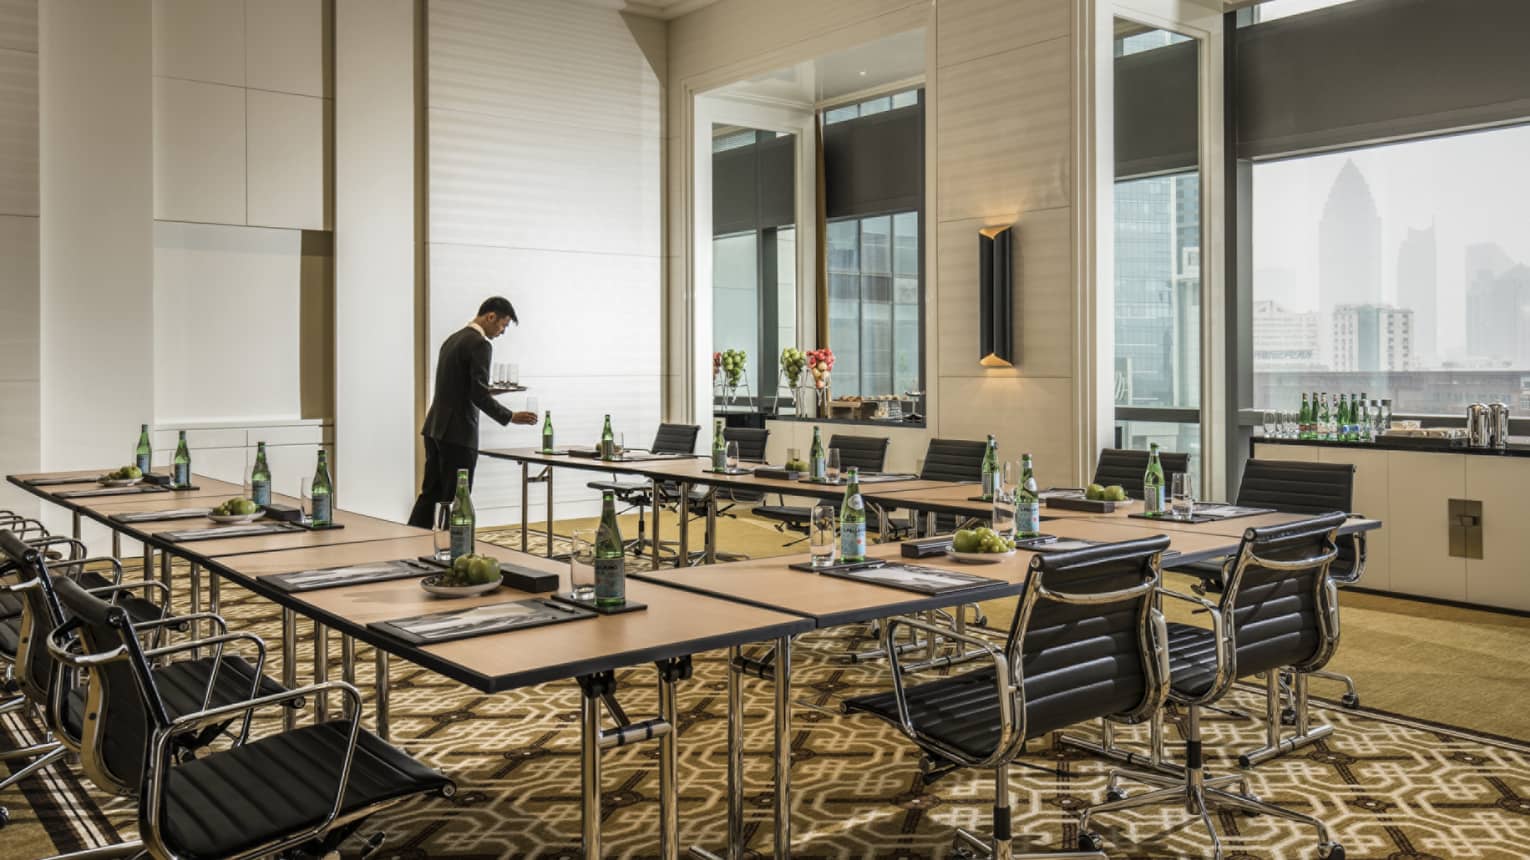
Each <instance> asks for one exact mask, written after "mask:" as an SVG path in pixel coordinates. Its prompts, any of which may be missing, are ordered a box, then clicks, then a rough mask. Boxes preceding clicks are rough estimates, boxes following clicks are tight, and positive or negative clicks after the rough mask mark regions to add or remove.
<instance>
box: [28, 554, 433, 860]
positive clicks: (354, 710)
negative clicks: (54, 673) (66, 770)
mask: <svg viewBox="0 0 1530 860" xmlns="http://www.w3.org/2000/svg"><path fill="white" fill-rule="evenodd" d="M56 588H57V595H58V599H59V603H60V605H61V607H62V609H63V611H64V612H65V613H66V614H68V615H69V616H70V620H69V621H68V622H66V623H65V624H63V625H61V626H60V627H59V628H58V629H57V630H55V631H54V632H53V635H52V636H50V637H49V639H48V647H49V650H50V651H51V652H52V654H53V655H54V657H55V658H56V659H57V660H59V661H60V662H61V663H63V664H64V665H66V666H68V667H70V668H72V669H74V670H88V677H89V682H88V693H87V701H88V702H89V708H88V710H89V718H88V720H87V723H88V725H87V729H86V737H87V743H86V744H85V746H84V747H83V749H82V750H81V764H82V766H83V767H84V769H85V772H86V773H87V774H88V775H90V776H91V778H92V780H94V781H96V782H97V783H98V784H101V780H102V779H105V780H106V782H105V784H104V785H103V786H102V787H104V788H107V789H108V790H113V791H118V792H122V793H127V794H132V795H136V796H137V797H138V799H139V815H138V822H139V833H140V837H141V839H142V840H143V846H142V847H141V848H139V849H138V850H140V851H141V850H142V848H143V847H146V848H147V849H148V850H149V853H150V854H151V855H152V856H155V857H161V858H167V857H174V858H251V857H256V856H260V855H266V854H279V853H282V852H284V851H287V850H288V849H293V848H298V849H300V850H302V851H304V852H305V853H309V854H313V855H315V856H317V855H322V854H325V853H328V852H330V851H333V850H335V849H336V847H337V846H338V845H339V844H340V842H342V841H343V840H344V839H345V838H346V837H348V836H349V835H350V834H351V833H353V832H355V830H356V829H357V827H359V826H360V824H361V822H362V820H363V819H365V818H366V817H367V816H368V815H371V814H372V813H374V812H376V811H377V810H379V809H382V808H383V807H385V806H388V805H391V804H392V803H395V802H397V801H400V800H403V799H405V798H408V797H413V796H416V795H420V794H427V793H434V794H438V795H442V796H450V795H451V794H453V793H454V792H455V786H454V785H453V784H452V782H451V780H449V779H447V778H446V777H445V776H443V775H442V774H440V773H438V772H436V771H434V770H432V769H430V768H428V767H426V766H424V765H422V764H420V763H419V762H418V761H416V760H414V759H413V758H411V757H409V756H408V755H407V754H405V753H404V752H402V751H400V750H398V749H397V748H395V747H392V746H390V745H388V744H387V743H386V742H384V741H382V740H381V739H379V738H378V737H377V736H376V735H374V734H372V733H371V732H369V731H366V730H364V729H362V728H361V695H360V693H358V692H357V690H356V688H355V687H353V686H351V685H350V684H347V683H344V682H342V681H330V682H328V683H323V684H315V685H312V686H309V687H303V688H301V689H296V690H283V691H280V692H275V693H271V694H268V695H261V696H259V697H250V696H249V695H248V694H249V692H250V690H249V689H248V688H246V689H245V691H244V695H241V696H239V697H238V698H236V699H235V700H234V701H232V702H226V703H215V702H208V701H205V700H202V701H196V700H193V701H194V705H195V706H194V707H193V708H192V709H191V710H181V709H180V708H179V707H178V706H177V704H176V702H177V698H178V697H179V694H178V693H177V692H176V691H175V690H174V688H173V685H172V684H171V683H169V679H168V678H167V677H166V676H165V675H164V674H163V673H162V672H160V671H157V670H155V669H153V668H151V666H150V661H151V660H152V659H154V658H155V655H154V653H153V652H147V651H144V650H143V649H142V648H141V647H140V645H139V642H138V635H137V633H136V631H135V629H134V626H133V625H132V623H131V622H130V621H129V619H128V617H127V614H126V613H125V612H123V611H122V609H121V608H120V607H116V606H112V605H111V604H109V603H107V602H106V601H104V600H101V599H100V598H99V597H96V596H95V595H92V594H90V593H88V592H86V591H85V590H84V589H82V588H80V587H78V586H76V585H75V584H74V583H72V582H69V581H59V582H57V583H56ZM229 635H231V636H241V637H246V636H247V634H229ZM248 638H253V637H248ZM255 641H257V642H258V641H259V640H258V639H255ZM328 690H334V691H337V692H339V693H341V694H343V695H344V696H346V697H347V698H348V699H349V700H350V702H349V704H350V707H349V711H348V712H349V713H350V714H351V716H350V717H349V718H348V719H345V720H334V721H328V722H322V723H319V724H317V725H312V726H304V727H302V728H299V729H294V730H291V731H286V732H282V733H280V734H276V735H271V736H269V737H264V738H261V739H259V740H255V741H245V742H242V743H237V744H236V745H234V746H233V747H231V748H228V749H220V750H217V751H211V752H209V751H204V752H203V753H202V755H200V756H199V757H196V758H192V757H188V756H185V755H183V754H182V753H181V747H182V746H183V745H184V744H185V742H187V741H188V740H189V739H192V738H197V737H201V736H205V735H206V733H208V732H209V731H216V730H217V728H218V727H219V726H221V725H227V724H229V723H231V722H238V721H242V722H244V723H245V725H248V723H249V720H250V716H251V715H252V714H253V713H254V712H255V711H256V710H258V709H260V708H264V707H273V706H290V705H291V704H292V703H294V702H295V701H299V700H301V699H303V698H304V697H306V696H310V695H315V694H318V693H321V692H324V691H328ZM379 842H380V840H378V839H373V840H371V841H370V842H369V843H368V847H369V848H375V847H376V845H377V844H378V843H379Z"/></svg>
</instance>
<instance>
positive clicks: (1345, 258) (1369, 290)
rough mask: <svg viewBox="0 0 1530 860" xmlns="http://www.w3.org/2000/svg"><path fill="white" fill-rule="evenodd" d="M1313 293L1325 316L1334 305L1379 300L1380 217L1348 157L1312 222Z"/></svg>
mask: <svg viewBox="0 0 1530 860" xmlns="http://www.w3.org/2000/svg"><path fill="white" fill-rule="evenodd" d="M1318 294H1319V295H1320V296H1321V297H1322V311H1323V315H1324V316H1325V317H1329V318H1331V315H1332V314H1333V311H1334V308H1336V307H1337V306H1339V305H1373V304H1376V303H1377V302H1380V301H1381V216H1380V215H1378V214H1377V213H1376V199H1375V197H1373V196H1372V195H1371V186H1370V184H1369V183H1368V182H1366V180H1365V176H1364V174H1362V173H1361V172H1360V168H1359V167H1357V166H1355V162H1354V161H1353V160H1351V159H1345V161H1344V166H1343V167H1341V168H1340V169H1339V175H1338V176H1337V177H1335V178H1334V180H1333V187H1332V188H1330V189H1329V190H1328V200H1327V202H1325V203H1324V204H1323V218H1322V220H1321V221H1320V222H1318Z"/></svg>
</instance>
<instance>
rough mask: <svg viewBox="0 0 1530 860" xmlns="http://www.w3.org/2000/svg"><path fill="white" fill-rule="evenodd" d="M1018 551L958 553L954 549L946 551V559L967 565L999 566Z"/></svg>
mask: <svg viewBox="0 0 1530 860" xmlns="http://www.w3.org/2000/svg"><path fill="white" fill-rule="evenodd" d="M1017 551H1018V550H1013V549H1012V550H1010V551H1009V552H957V551H956V550H954V549H948V550H946V557H947V558H953V559H956V560H957V561H960V562H965V563H967V564H998V563H999V562H1001V561H1003V560H1004V559H1006V558H1009V557H1010V556H1012V555H1014V554H1015V553H1016V552H1017Z"/></svg>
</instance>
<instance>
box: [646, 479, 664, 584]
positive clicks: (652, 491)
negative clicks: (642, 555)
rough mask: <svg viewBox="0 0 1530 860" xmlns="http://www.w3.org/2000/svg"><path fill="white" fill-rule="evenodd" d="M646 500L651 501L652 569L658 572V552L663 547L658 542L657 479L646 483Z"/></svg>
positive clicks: (658, 506)
mask: <svg viewBox="0 0 1530 860" xmlns="http://www.w3.org/2000/svg"><path fill="white" fill-rule="evenodd" d="M648 498H649V499H651V500H652V501H653V535H652V540H653V555H652V556H651V558H652V559H653V569H654V570H658V569H659V552H660V550H661V548H662V546H663V545H662V543H661V542H660V540H659V508H660V507H661V506H660V505H659V479H658V478H654V479H653V480H652V481H649V482H648Z"/></svg>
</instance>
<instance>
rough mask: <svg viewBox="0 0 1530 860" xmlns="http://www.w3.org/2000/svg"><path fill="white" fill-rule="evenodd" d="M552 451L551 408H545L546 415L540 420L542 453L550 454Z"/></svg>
mask: <svg viewBox="0 0 1530 860" xmlns="http://www.w3.org/2000/svg"><path fill="white" fill-rule="evenodd" d="M552 452H553V429H552V410H551V409H549V410H547V417H546V418H544V419H543V420H542V453H543V454H551V453H552Z"/></svg>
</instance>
